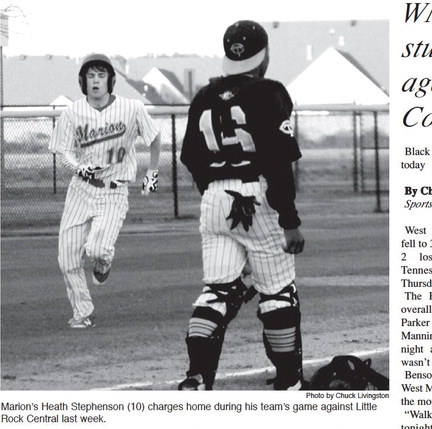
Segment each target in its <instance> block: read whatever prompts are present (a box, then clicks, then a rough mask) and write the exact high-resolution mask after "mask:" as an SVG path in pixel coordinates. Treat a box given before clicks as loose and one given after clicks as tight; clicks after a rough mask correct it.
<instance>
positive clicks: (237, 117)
mask: <svg viewBox="0 0 432 429" xmlns="http://www.w3.org/2000/svg"><path fill="white" fill-rule="evenodd" d="M230 115H231V119H232V121H234V123H235V124H236V125H235V126H234V136H230V137H226V136H224V134H223V133H221V136H220V137H221V143H222V146H228V145H234V144H240V145H241V147H242V149H243V150H244V151H245V152H255V151H256V150H255V144H254V141H253V138H252V136H251V135H250V134H249V133H248V132H247V131H246V130H245V129H244V128H241V127H240V125H246V115H245V113H244V112H243V110H242V108H241V107H240V106H231V109H230ZM219 120H221V118H219ZM221 122H222V120H221ZM222 127H223V124H222ZM199 129H200V131H201V132H202V133H203V134H204V138H205V141H206V143H207V147H208V148H209V150H211V151H213V152H219V151H220V150H221V149H220V148H219V145H218V142H217V139H216V135H215V132H214V129H213V125H212V111H211V110H204V112H202V114H201V117H200V121H199Z"/></svg>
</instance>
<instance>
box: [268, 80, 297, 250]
mask: <svg viewBox="0 0 432 429" xmlns="http://www.w3.org/2000/svg"><path fill="white" fill-rule="evenodd" d="M267 96H268V97H269V98H268V99H267V100H268V102H269V106H270V107H269V110H268V112H267V113H268V114H266V115H265V127H263V128H264V129H267V130H269V132H270V135H269V136H268V139H267V142H268V144H267V145H266V147H265V150H263V156H262V159H263V164H264V176H265V177H266V179H267V182H268V189H267V200H268V202H269V204H270V206H271V207H272V208H273V209H274V210H276V211H277V212H278V214H279V225H280V226H281V227H282V228H283V229H284V233H285V241H286V243H285V246H283V247H284V250H285V251H286V252H287V253H292V254H295V253H300V252H301V251H302V250H303V247H304V238H303V235H302V233H301V232H300V230H299V226H300V225H301V220H300V218H299V216H298V212H297V208H296V205H295V198H296V189H295V181H294V173H293V166H292V164H293V162H295V161H297V160H298V159H299V158H300V157H301V153H300V150H299V147H298V144H297V141H296V139H295V137H294V133H293V130H292V127H291V124H290V116H291V112H292V108H293V105H292V101H291V98H290V97H289V95H288V93H287V91H286V89H285V88H284V87H283V86H282V84H279V83H276V82H273V83H272V85H271V87H270V88H268V91H267Z"/></svg>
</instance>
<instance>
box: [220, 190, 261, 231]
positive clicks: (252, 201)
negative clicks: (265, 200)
mask: <svg viewBox="0 0 432 429" xmlns="http://www.w3.org/2000/svg"><path fill="white" fill-rule="evenodd" d="M225 192H226V193H227V194H228V195H231V196H232V197H234V201H233V203H232V205H231V211H230V214H229V215H228V217H227V220H228V219H232V224H231V228H230V229H234V228H235V227H236V226H237V225H238V224H239V223H240V222H241V223H242V225H243V228H244V229H245V231H249V227H250V226H252V217H253V215H254V214H255V206H256V205H257V206H260V205H261V204H260V203H259V202H258V201H257V200H256V198H255V196H253V195H252V196H250V197H244V196H243V195H242V194H239V193H238V192H235V191H227V190H226V191H225Z"/></svg>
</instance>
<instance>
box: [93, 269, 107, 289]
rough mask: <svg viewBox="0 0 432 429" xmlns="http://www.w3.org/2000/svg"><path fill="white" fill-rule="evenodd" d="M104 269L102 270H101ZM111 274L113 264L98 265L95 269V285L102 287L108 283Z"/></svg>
mask: <svg viewBox="0 0 432 429" xmlns="http://www.w3.org/2000/svg"><path fill="white" fill-rule="evenodd" d="M99 267H102V269H99ZM110 273H111V264H109V265H98V266H97V265H96V264H95V266H94V267H93V284H95V285H101V284H103V283H105V282H106V280H107V278H108V277H109V275H110Z"/></svg>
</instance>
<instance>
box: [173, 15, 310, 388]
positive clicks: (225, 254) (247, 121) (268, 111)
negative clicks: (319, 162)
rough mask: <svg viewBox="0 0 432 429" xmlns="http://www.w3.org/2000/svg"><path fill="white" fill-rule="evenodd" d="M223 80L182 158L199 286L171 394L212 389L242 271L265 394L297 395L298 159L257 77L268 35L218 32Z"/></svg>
mask: <svg viewBox="0 0 432 429" xmlns="http://www.w3.org/2000/svg"><path fill="white" fill-rule="evenodd" d="M223 41H224V50H225V57H224V59H223V69H224V72H225V74H226V76H224V77H220V78H215V79H212V80H211V81H210V83H209V85H207V86H206V87H204V88H202V89H201V90H200V91H199V92H198V94H197V95H196V97H195V98H194V100H193V101H192V103H191V106H190V110H189V116H188V124H187V129H186V134H185V138H184V141H183V147H182V153H181V161H182V162H183V163H184V164H185V165H186V166H187V168H188V169H189V171H190V172H191V174H192V176H193V179H194V181H195V182H196V184H197V187H198V189H199V190H200V192H201V194H202V202H201V219H200V233H201V236H202V253H203V271H204V279H203V280H204V283H205V287H204V289H203V291H202V293H201V294H200V296H199V297H198V299H197V300H196V302H195V303H194V311H193V314H192V317H191V319H190V322H189V328H188V332H187V336H186V344H187V351H188V355H189V369H188V371H187V373H186V375H187V377H186V379H185V380H184V381H182V382H181V383H180V385H179V386H178V389H179V390H211V389H212V388H213V383H214V379H215V374H216V370H217V367H218V363H219V358H220V354H221V350H222V344H223V340H224V335H225V331H226V329H227V326H228V324H229V322H230V321H231V320H232V319H233V318H234V317H235V316H236V314H237V312H238V310H239V308H240V306H241V304H242V302H243V301H244V300H245V296H246V295H247V293H246V287H245V284H244V282H243V274H249V271H250V270H249V268H248V267H249V264H250V269H251V275H252V280H253V283H254V287H255V289H256V290H257V291H258V292H259V295H260V300H259V305H258V307H259V308H258V317H259V319H260V320H261V322H262V323H263V340H264V346H265V350H266V353H267V356H268V357H269V359H270V360H271V362H272V363H273V365H274V366H275V368H276V377H275V379H274V388H275V389H277V390H300V389H304V388H305V382H304V380H303V372H302V349H301V336H300V306H299V298H298V295H297V288H296V285H295V283H294V278H295V269H294V256H293V255H294V254H296V253H300V252H302V250H303V246H304V238H303V236H302V234H301V232H300V230H299V229H298V227H299V225H300V219H299V217H298V214H297V210H296V207H295V203H294V199H295V195H296V192H295V186H294V179H293V171H292V162H294V161H296V160H298V159H299V158H300V157H301V154H300V150H299V148H298V145H297V142H296V139H295V138H294V134H293V130H292V128H291V124H290V115H291V111H292V107H293V105H292V102H291V99H290V97H289V95H288V93H287V91H286V89H285V87H284V86H283V85H282V84H281V83H279V82H276V81H273V80H269V79H265V78H264V75H265V73H266V71H267V67H268V63H269V51H268V36H267V33H266V31H265V30H264V29H263V28H262V27H261V26H260V25H259V24H258V23H256V22H253V21H239V22H236V23H235V24H233V25H231V26H230V27H228V29H227V30H226V32H225V35H224V39H223Z"/></svg>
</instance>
